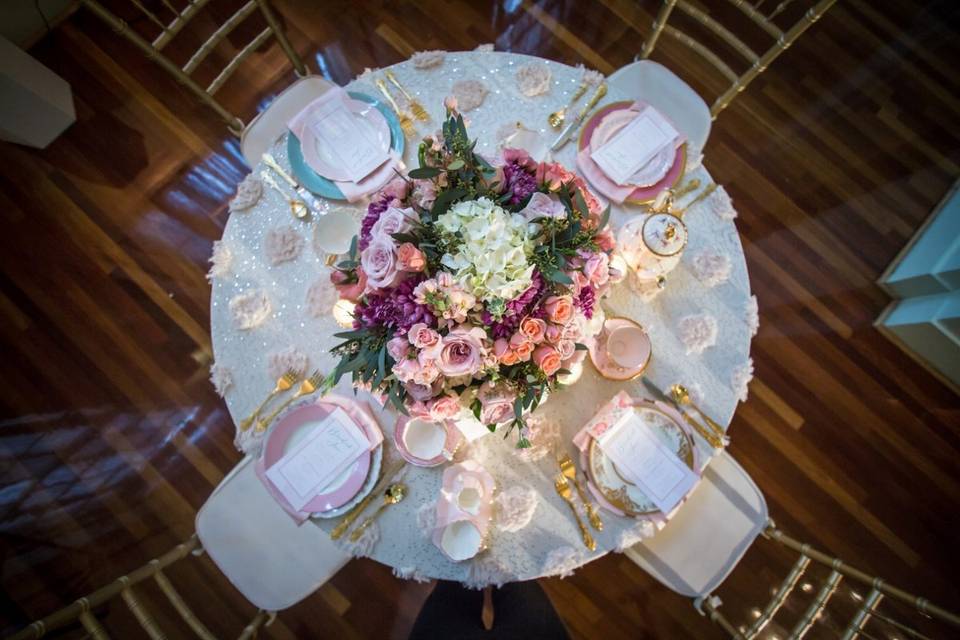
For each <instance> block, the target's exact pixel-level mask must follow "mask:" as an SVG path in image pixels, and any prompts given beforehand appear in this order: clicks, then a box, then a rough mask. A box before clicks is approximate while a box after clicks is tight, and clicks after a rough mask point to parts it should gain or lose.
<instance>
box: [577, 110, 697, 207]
mask: <svg viewBox="0 0 960 640" xmlns="http://www.w3.org/2000/svg"><path fill="white" fill-rule="evenodd" d="M633 105H634V101H633V100H625V101H623V102H614V103H612V104H609V105H607V106H605V107H604V108H603V109H600V110H599V111H597V112H596V113H595V114H593V116H591V117H590V119H589V120H587V123H586V124H585V125H584V126H583V129H582V130H581V131H580V139H579V141H578V142H577V150H578V151H582V150H583V149H586V148H587V147H589V146H590V139H591V138H592V137H593V133H594V131H596V129H597V127H598V126H599V125H600V122H601V121H602V120H603V119H604V118H605V117H606V116H608V115H609V114H611V113H613V112H614V111H621V110H624V109H629V108H630V107H632V106H633ZM587 162H590V163H593V160H590V159H589V158H588V159H587ZM594 165H595V163H594ZM686 165H687V145H686V144H682V145H680V146H679V147H678V148H677V151H676V155H675V156H674V159H673V165H672V166H671V167H670V170H669V171H667V175H665V176H664V177H663V178H662V179H661V180H660V181H658V182H657V183H655V184H652V185H650V186H646V187H637V188H636V189H634V190H633V191H632V192H631V193H630V195H629V196H627V198H626V200H624V202H626V203H629V204H646V203H648V202H653V201H654V200H655V199H656V197H657V195H658V194H659V193H660V192H661V191H663V190H664V189H669V188H670V187H673V186H675V185H676V184H677V183H678V182H679V181H680V179H681V178H682V177H683V172H684V169H685V168H686ZM594 169H595V170H596V171H598V172H600V173H602V171H601V170H600V167H597V166H594ZM594 186H595V187H597V189H598V190H599V191H600V192H601V193H602V192H603V190H602V189H600V187H599V186H598V185H596V184H594Z"/></svg>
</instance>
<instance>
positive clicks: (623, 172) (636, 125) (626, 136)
mask: <svg viewBox="0 0 960 640" xmlns="http://www.w3.org/2000/svg"><path fill="white" fill-rule="evenodd" d="M678 135H679V134H678V133H677V130H676V129H674V128H673V125H671V124H670V122H668V121H667V119H666V118H664V117H663V116H662V115H661V114H660V112H659V111H657V110H656V109H654V108H653V107H651V106H647V107H645V108H644V109H643V110H642V111H641V112H640V113H639V114H638V115H637V117H636V118H634V119H633V120H631V121H630V123H629V124H627V125H626V126H625V127H624V128H623V129H621V130H620V131H618V132H617V133H615V134H614V135H613V137H612V138H611V139H610V140H608V141H607V142H605V143H604V144H603V146H601V147H600V148H599V149H597V150H596V151H594V152H593V153H592V154H590V157H591V158H592V159H593V161H594V162H596V163H597V165H598V166H599V167H600V168H601V169H602V170H603V172H604V173H605V174H606V175H607V177H608V178H610V179H611V180H613V181H614V182H615V183H617V184H626V182H627V180H629V178H630V176H632V175H633V174H634V173H636V172H637V170H638V169H640V168H642V167H643V166H644V165H645V164H647V163H648V162H650V160H651V159H652V158H653V157H654V156H655V155H656V154H657V153H658V152H659V151H660V150H661V149H663V147H665V146H666V145H668V144H673V143H674V142H675V141H676V139H677V136H678Z"/></svg>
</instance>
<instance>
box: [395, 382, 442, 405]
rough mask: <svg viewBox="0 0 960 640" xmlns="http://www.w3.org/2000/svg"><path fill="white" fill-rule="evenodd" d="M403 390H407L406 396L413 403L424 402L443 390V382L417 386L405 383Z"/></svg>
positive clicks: (413, 383)
mask: <svg viewBox="0 0 960 640" xmlns="http://www.w3.org/2000/svg"><path fill="white" fill-rule="evenodd" d="M403 388H404V389H406V390H407V394H408V395H409V396H410V397H411V398H413V399H414V400H415V401H418V402H426V401H427V400H429V399H430V398H432V397H433V396H435V395H437V394H438V393H439V392H440V389H442V388H443V381H442V380H437V381H435V382H434V383H433V384H432V385H430V384H417V383H415V382H412V381H411V382H405V383H404V385H403Z"/></svg>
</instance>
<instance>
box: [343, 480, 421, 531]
mask: <svg viewBox="0 0 960 640" xmlns="http://www.w3.org/2000/svg"><path fill="white" fill-rule="evenodd" d="M406 495H407V485H405V484H403V483H402V482H395V483H393V484H392V485H390V486H389V487H387V492H386V493H385V494H383V503H382V504H381V505H380V506H379V507H377V510H376V511H374V512H373V515H372V516H370V517H369V518H367V519H366V520H364V521H363V522H362V523H361V524H360V526H359V527H357V528H356V529H354V531H353V533H351V534H350V542H356V541H357V540H359V539H360V536H361V535H362V534H363V532H364V531H365V530H366V528H367V527H369V526H370V525H371V524H373V521H374V520H376V519H377V516H379V515H380V514H381V513H382V512H383V510H384V509H386V508H387V507H389V506H390V505H392V504H397V503H398V502H400V501H401V500H403V499H404V497H406Z"/></svg>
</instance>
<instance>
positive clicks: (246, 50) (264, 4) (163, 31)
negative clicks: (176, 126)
mask: <svg viewBox="0 0 960 640" xmlns="http://www.w3.org/2000/svg"><path fill="white" fill-rule="evenodd" d="M81 2H82V4H83V5H84V6H86V7H87V8H88V9H90V10H91V11H92V12H93V13H95V14H96V15H97V16H98V17H99V18H101V19H102V20H103V21H104V22H106V23H107V24H108V25H109V26H110V27H111V28H112V29H113V30H114V31H116V32H117V33H119V34H120V35H122V36H123V37H125V38H126V39H127V40H129V41H130V42H132V43H133V44H134V45H135V46H136V47H137V48H139V49H140V50H141V51H142V52H143V53H144V54H145V55H146V56H147V57H148V58H150V59H152V60H154V61H155V62H156V63H157V64H159V65H160V66H161V67H162V68H163V69H164V71H166V72H168V73H169V74H170V75H172V76H173V77H174V79H175V80H176V81H177V82H179V83H180V84H182V85H183V86H184V87H186V88H187V89H188V90H189V91H190V92H191V93H193V94H194V96H195V97H196V98H197V99H198V100H199V101H200V102H202V103H203V104H205V105H207V106H208V107H210V108H211V109H213V110H214V111H216V112H217V114H218V115H219V116H220V117H221V118H222V119H223V120H224V122H226V123H227V126H228V128H229V129H230V131H231V132H233V133H234V134H235V135H237V136H239V135H240V134H241V133H242V131H243V129H244V124H243V121H242V120H241V119H240V118H238V117H237V116H236V115H234V114H233V113H231V112H230V111H229V110H227V109H226V107H224V106H223V105H222V104H221V103H220V102H219V101H218V100H217V99H216V98H215V97H214V94H216V92H217V91H218V90H219V89H220V88H221V87H222V86H223V84H224V82H226V81H227V79H228V78H229V77H230V76H231V75H233V73H234V72H235V71H236V70H237V67H239V66H240V63H241V62H243V60H244V58H246V57H247V56H249V55H250V54H251V53H253V52H254V51H256V50H257V49H259V48H260V47H261V46H262V45H263V44H264V43H265V42H266V41H267V40H269V39H270V38H271V37H273V38H276V40H277V42H278V43H279V44H280V47H281V48H282V49H283V52H284V53H285V54H286V55H287V57H288V58H289V59H290V62H291V63H292V64H293V68H294V70H296V73H297V75H298V76H300V77H304V76H306V75H307V74H308V71H307V68H306V66H304V64H303V61H302V60H301V59H300V57H299V56H298V55H297V52H296V51H294V49H293V47H292V46H291V45H290V42H289V41H288V40H287V37H286V35H285V34H284V33H283V30H282V29H281V28H280V23H279V22H278V20H277V17H276V15H275V14H274V13H273V10H272V9H271V8H270V4H269V2H268V0H248V1H247V2H245V3H244V4H243V6H241V7H240V8H239V9H237V11H236V12H235V13H233V15H231V16H230V17H229V18H227V19H226V20H224V21H223V22H222V23H221V24H219V25H218V26H217V27H216V29H215V30H214V31H213V33H211V34H210V36H209V37H208V38H207V39H206V40H205V41H204V42H203V44H201V45H200V47H199V48H198V49H197V50H196V51H195V52H194V53H193V55H191V56H190V58H189V60H187V62H186V63H185V64H184V65H183V66H178V65H177V64H176V63H174V62H173V61H172V60H170V58H169V57H167V56H166V55H165V54H164V53H163V50H164V48H165V47H166V46H167V45H168V44H170V42H171V41H172V40H173V39H174V37H176V35H177V34H178V33H180V31H182V30H183V28H184V27H186V26H187V24H188V23H189V22H190V21H191V20H192V19H193V18H194V17H196V15H197V14H198V13H199V11H200V10H201V9H202V8H203V7H204V6H205V5H206V4H207V3H208V2H209V0H190V1H189V2H187V4H186V6H185V7H184V8H183V9H182V10H181V9H177V8H176V7H175V6H174V5H173V0H162V5H163V9H164V15H163V16H162V17H161V15H157V14H155V13H154V12H152V11H150V10H149V9H147V8H146V7H145V6H144V4H143V3H142V2H141V1H140V0H129V2H130V4H132V5H133V6H134V7H135V8H136V9H137V10H138V11H139V12H140V13H142V14H143V15H144V16H145V17H146V18H147V20H148V21H149V22H150V23H152V24H153V25H154V26H156V27H158V28H159V29H160V32H159V33H158V34H157V35H156V37H154V38H153V40H152V41H151V40H147V39H146V38H144V37H143V36H141V35H140V34H139V33H137V32H135V31H133V30H132V29H130V28H129V26H128V25H127V23H126V22H125V21H123V20H121V19H120V18H118V17H117V16H116V15H114V14H113V13H112V12H111V11H110V10H108V9H107V8H105V7H104V6H103V5H101V4H100V2H99V1H98V0H81ZM257 9H259V13H260V14H261V15H262V16H263V18H264V20H265V21H266V23H267V26H266V28H264V29H263V30H262V31H260V33H258V34H257V35H256V36H255V37H254V38H253V39H252V40H250V42H248V43H247V44H246V45H245V46H244V47H242V48H241V49H240V50H239V51H238V52H237V53H236V55H234V56H233V58H231V59H230V61H229V62H228V63H227V64H226V65H225V66H224V67H223V68H222V69H221V70H220V72H219V73H218V74H217V75H216V77H215V78H214V79H213V80H212V81H211V82H210V83H209V84H208V85H207V86H206V87H202V86H201V85H199V84H198V83H197V82H196V81H195V80H194V79H193V77H192V74H193V72H194V71H196V70H197V68H198V67H199V66H200V64H201V63H202V62H203V61H204V60H205V59H206V58H207V56H209V55H210V53H211V52H212V51H213V50H214V49H215V48H216V47H217V45H218V44H220V42H222V41H223V39H224V38H226V37H227V36H228V35H229V34H230V33H231V32H232V31H233V30H234V29H235V28H236V27H237V26H238V25H240V24H241V23H242V22H244V21H245V20H246V19H247V18H248V17H249V16H250V15H251V14H252V13H253V12H254V11H256V10H257ZM167 13H169V14H171V15H172V16H173V17H172V19H170V20H169V21H167V22H165V21H164V19H163V18H166V17H167V15H166V14H167Z"/></svg>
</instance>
